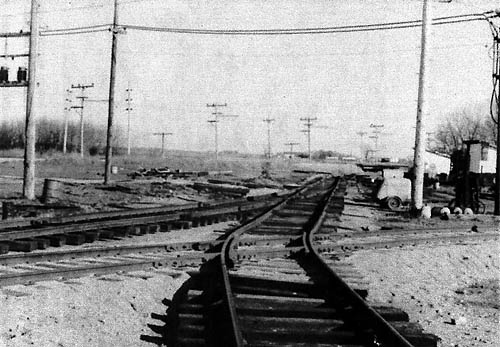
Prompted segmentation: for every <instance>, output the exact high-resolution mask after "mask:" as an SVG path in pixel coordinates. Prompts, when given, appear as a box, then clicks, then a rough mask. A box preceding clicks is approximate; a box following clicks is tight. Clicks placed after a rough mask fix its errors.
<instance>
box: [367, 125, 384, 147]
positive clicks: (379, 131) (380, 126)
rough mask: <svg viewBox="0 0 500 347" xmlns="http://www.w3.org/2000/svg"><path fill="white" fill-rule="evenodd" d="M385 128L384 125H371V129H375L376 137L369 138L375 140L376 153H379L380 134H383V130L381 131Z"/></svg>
mask: <svg viewBox="0 0 500 347" xmlns="http://www.w3.org/2000/svg"><path fill="white" fill-rule="evenodd" d="M383 127H384V125H383V124H370V128H372V129H373V130H372V133H373V134H374V135H371V136H369V138H370V139H375V151H378V139H379V138H380V133H381V132H382V130H380V129H381V128H383Z"/></svg>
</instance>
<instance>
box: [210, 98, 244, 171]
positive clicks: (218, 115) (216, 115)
mask: <svg viewBox="0 0 500 347" xmlns="http://www.w3.org/2000/svg"><path fill="white" fill-rule="evenodd" d="M207 107H212V108H213V109H214V112H212V114H213V115H214V119H210V120H208V123H210V124H213V125H214V130H215V164H216V165H217V166H219V134H218V133H219V130H218V127H217V123H219V122H220V120H219V118H229V117H233V118H236V117H238V116H237V115H228V114H223V113H222V112H219V111H218V108H219V107H227V104H226V103H224V104H216V103H213V104H207Z"/></svg>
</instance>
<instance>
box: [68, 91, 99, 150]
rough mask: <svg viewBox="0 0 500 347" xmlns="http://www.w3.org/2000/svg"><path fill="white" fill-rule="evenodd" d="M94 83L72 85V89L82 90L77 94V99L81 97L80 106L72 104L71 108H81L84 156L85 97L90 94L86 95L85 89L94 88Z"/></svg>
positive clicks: (81, 140) (81, 137) (81, 148)
mask: <svg viewBox="0 0 500 347" xmlns="http://www.w3.org/2000/svg"><path fill="white" fill-rule="evenodd" d="M93 87H94V83H92V84H77V85H73V84H72V85H71V88H72V89H80V90H81V95H80V96H77V97H76V98H77V99H80V106H71V108H78V109H80V156H81V157H82V158H83V151H84V148H83V147H84V142H83V128H84V122H83V109H84V107H85V99H88V98H89V97H88V96H85V89H87V88H93Z"/></svg>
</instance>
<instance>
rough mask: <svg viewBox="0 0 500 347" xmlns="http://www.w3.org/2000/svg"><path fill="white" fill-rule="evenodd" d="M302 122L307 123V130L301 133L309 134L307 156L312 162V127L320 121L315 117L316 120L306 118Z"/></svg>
mask: <svg viewBox="0 0 500 347" xmlns="http://www.w3.org/2000/svg"><path fill="white" fill-rule="evenodd" d="M300 120H301V121H305V122H306V123H305V124H304V126H305V127H306V129H304V130H301V132H303V133H306V134H307V153H308V155H307V156H308V158H309V160H311V127H312V126H313V122H314V121H316V120H318V118H316V117H314V118H311V117H304V118H300Z"/></svg>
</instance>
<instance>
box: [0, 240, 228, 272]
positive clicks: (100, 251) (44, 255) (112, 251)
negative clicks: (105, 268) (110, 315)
mask: <svg viewBox="0 0 500 347" xmlns="http://www.w3.org/2000/svg"><path fill="white" fill-rule="evenodd" d="M222 242H223V241H222V240H214V241H192V242H162V243H154V244H145V245H127V246H107V247H92V248H78V249H73V250H58V251H44V252H30V253H21V254H4V255H0V265H4V266H7V265H19V264H32V263H37V262H47V261H60V260H75V259H77V258H84V257H93V258H100V257H104V256H120V255H126V254H141V253H146V252H147V253H154V252H157V253H159V252H167V253H170V252H179V251H190V250H194V251H205V250H208V249H210V248H212V247H216V246H217V245H220V244H222Z"/></svg>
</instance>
